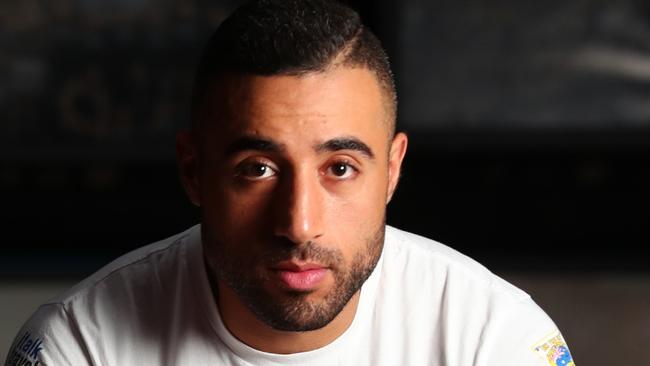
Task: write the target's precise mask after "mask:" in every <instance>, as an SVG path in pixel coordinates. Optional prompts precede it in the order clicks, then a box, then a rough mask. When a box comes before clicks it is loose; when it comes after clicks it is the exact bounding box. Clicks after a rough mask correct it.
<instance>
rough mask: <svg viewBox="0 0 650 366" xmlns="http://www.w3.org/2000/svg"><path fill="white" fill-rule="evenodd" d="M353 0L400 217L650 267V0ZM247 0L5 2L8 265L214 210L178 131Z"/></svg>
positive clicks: (573, 256) (483, 255)
mask: <svg viewBox="0 0 650 366" xmlns="http://www.w3.org/2000/svg"><path fill="white" fill-rule="evenodd" d="M349 3H350V4H351V5H353V6H355V7H356V8H357V9H359V11H360V13H361V15H362V17H363V18H364V20H365V21H366V23H368V24H369V25H370V27H371V28H372V29H373V30H374V31H375V32H376V33H377V34H378V36H379V37H380V38H381V39H382V41H383V43H384V45H385V47H386V48H387V50H388V52H389V55H390V58H391V62H392V64H393V68H394V71H395V75H396V79H397V85H398V89H399V90H398V93H399V95H400V112H399V113H400V114H399V122H398V123H399V126H400V127H399V128H400V129H402V130H404V131H406V132H407V133H408V134H409V135H410V142H411V146H410V150H409V152H408V154H407V158H406V162H405V167H404V172H403V177H402V181H401V183H400V187H399V189H398V191H397V194H396V196H395V198H394V200H393V202H392V203H391V204H390V206H389V208H388V222H389V224H392V225H394V226H397V227H399V228H402V229H405V230H409V231H413V232H416V233H418V234H422V235H425V236H428V237H431V238H434V239H436V240H438V241H441V242H443V243H445V244H448V245H450V246H452V247H454V248H456V249H458V250H460V251H461V252H464V253H466V254H468V255H470V256H472V257H474V258H476V259H478V260H479V261H481V262H482V263H484V264H486V265H487V266H488V267H490V268H492V269H494V270H496V271H507V270H524V271H547V272H553V271H564V272H566V271H574V272H578V273H594V272H624V273H648V272H650V271H649V270H650V267H649V266H648V264H647V262H648V256H647V254H646V252H645V246H646V244H647V243H648V242H650V240H649V239H650V235H649V234H648V226H649V225H648V224H650V222H649V221H650V220H649V218H648V217H649V215H648V207H650V193H649V192H648V187H649V186H650V169H649V168H650V37H649V36H650V7H649V6H648V5H647V4H646V3H645V2H643V1H633V0H626V1H622V0H621V1H597V0H570V1H545V2H537V1H533V0H529V1H514V0H513V1H497V2H481V1H477V0H474V1H470V0H466V1H416V0H409V1H402V2H397V1H386V0H384V1H373V2H370V1H350V2H349ZM236 4H237V1H207V0H194V1H191V0H187V1H172V0H168V1H149V0H119V1H100V0H62V1H57V2H49V1H39V0H3V1H2V3H1V4H0V116H1V122H0V204H1V207H2V210H1V211H0V212H1V213H0V222H1V223H2V233H3V236H4V239H3V242H2V248H3V249H2V255H1V256H0V258H1V259H0V278H30V277H39V278H43V277H57V278H58V277H74V278H78V277H79V276H82V275H87V274H89V273H91V272H93V271H94V270H95V269H97V268H98V267H99V266H100V265H102V264H104V263H106V262H108V261H110V260H111V259H113V258H115V257H116V256H118V255H120V254H122V253H124V252H126V251H129V250H131V249H134V248H136V247H139V246H141V245H144V244H147V243H149V242H152V241H155V240H158V239H162V238H164V237H166V236H169V235H172V234H174V233H176V232H178V231H181V230H183V229H185V228H186V227H188V226H190V225H192V224H194V223H196V222H197V221H198V219H199V218H198V212H197V211H196V210H195V209H194V208H193V207H192V206H191V205H190V204H189V202H188V201H187V200H186V198H185V196H184V193H183V192H182V189H181V186H180V184H179V182H178V178H177V173H176V167H175V158H174V133H175V131H176V130H177V129H179V128H182V127H183V126H186V125H187V121H188V118H189V108H188V104H187V101H188V99H189V90H190V83H191V80H192V77H193V76H192V75H193V70H194V68H195V66H196V63H197V61H198V56H199V52H200V49H201V47H202V45H203V44H204V42H205V41H206V40H207V38H208V37H209V35H210V34H211V32H212V31H213V30H214V28H215V27H216V25H218V24H219V22H220V21H221V20H222V19H223V18H224V17H225V16H226V14H227V13H228V12H229V11H230V10H231V9H232V8H233V7H234V6H235V5H236Z"/></svg>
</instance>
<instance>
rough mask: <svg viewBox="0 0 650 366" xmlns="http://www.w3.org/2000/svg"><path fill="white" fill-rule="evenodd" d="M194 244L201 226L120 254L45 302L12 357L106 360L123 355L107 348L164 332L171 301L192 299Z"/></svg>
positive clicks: (84, 362) (50, 361)
mask: <svg viewBox="0 0 650 366" xmlns="http://www.w3.org/2000/svg"><path fill="white" fill-rule="evenodd" d="M192 245H196V246H199V245H200V226H199V225H197V226H194V227H192V228H190V229H188V230H186V231H184V232H182V233H179V234H176V235H173V236H171V237H169V238H166V239H163V240H160V241H157V242H155V243H152V244H149V245H147V246H144V247H141V248H139V249H137V250H135V251H132V252H130V253H127V254H125V255H123V256H121V257H119V258H117V259H116V260H114V261H113V262H111V263H109V264H107V265H106V266H104V267H103V268H101V269H100V270H98V271H97V272H95V273H94V274H92V275H91V276H90V277H88V278H86V279H85V280H83V281H81V282H80V283H79V284H77V285H75V286H74V287H72V288H71V289H69V290H68V291H66V292H64V293H63V294H61V295H59V296H57V297H55V298H54V299H52V300H50V301H48V302H47V303H45V304H43V305H41V306H40V307H39V308H38V310H37V311H36V312H35V313H34V314H33V315H32V316H31V317H30V319H29V320H28V321H27V322H26V323H25V324H24V326H23V327H22V329H21V331H20V332H19V333H18V335H17V336H16V339H15V342H14V344H13V346H12V348H11V351H10V352H11V353H10V356H9V358H8V361H11V360H16V362H18V361H20V360H21V359H24V360H25V361H24V362H28V361H29V362H32V363H34V362H36V361H39V362H40V363H41V364H50V365H87V364H97V363H104V362H103V361H98V360H104V358H106V359H111V360H113V359H114V358H115V359H117V358H116V357H118V356H119V355H118V354H113V353H111V352H108V353H107V352H106V350H117V349H122V348H123V346H124V344H126V345H127V348H128V344H131V342H137V340H138V339H141V338H143V337H145V336H146V334H147V331H153V332H155V333H156V334H162V332H163V329H159V324H160V323H161V322H160V318H161V317H164V318H169V317H171V316H172V315H173V312H174V311H175V309H174V307H173V305H170V304H176V302H174V301H171V300H170V299H171V298H172V297H173V296H174V295H175V294H179V296H181V297H183V298H189V297H190V296H189V291H190V290H188V289H186V288H187V287H188V286H186V285H185V284H186V283H187V281H188V274H187V273H186V272H187V271H186V270H185V269H186V268H187V264H186V263H185V261H186V258H185V257H186V254H189V253H187V252H188V250H190V249H188V248H189V247H191V246H192ZM188 260H189V259H188ZM183 291H185V292H183ZM157 327H158V328H157ZM11 362H13V361H11ZM11 362H10V363H9V364H12V363H11ZM20 362H22V361H20ZM109 363H110V362H109ZM113 363H114V364H115V362H113ZM17 364H21V363H17ZM117 364H119V362H117Z"/></svg>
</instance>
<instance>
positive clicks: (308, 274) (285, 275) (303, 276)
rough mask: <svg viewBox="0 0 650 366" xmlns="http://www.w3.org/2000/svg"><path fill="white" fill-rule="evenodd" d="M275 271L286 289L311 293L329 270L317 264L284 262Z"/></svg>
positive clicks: (275, 267)
mask: <svg viewBox="0 0 650 366" xmlns="http://www.w3.org/2000/svg"><path fill="white" fill-rule="evenodd" d="M273 270H274V271H275V273H276V274H277V276H278V279H279V281H280V283H281V285H282V287H285V288H286V289H289V290H293V291H311V290H314V289H315V288H316V287H318V285H319V284H320V283H321V282H322V281H323V280H324V279H325V276H326V275H327V271H329V269H328V268H327V267H325V266H323V265H320V264H317V263H296V262H282V263H279V264H278V265H277V266H274V268H273Z"/></svg>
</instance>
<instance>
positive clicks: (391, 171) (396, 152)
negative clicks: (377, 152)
mask: <svg viewBox="0 0 650 366" xmlns="http://www.w3.org/2000/svg"><path fill="white" fill-rule="evenodd" d="M407 146H408V137H406V134H405V133H403V132H399V133H397V134H396V135H395V137H394V138H393V142H392V143H391V146H390V153H389V155H388V191H387V195H386V204H388V202H390V200H391V198H393V193H395V189H396V188H397V183H398V182H399V177H400V172H401V170H402V161H403V160H404V155H405V154H406V148H407Z"/></svg>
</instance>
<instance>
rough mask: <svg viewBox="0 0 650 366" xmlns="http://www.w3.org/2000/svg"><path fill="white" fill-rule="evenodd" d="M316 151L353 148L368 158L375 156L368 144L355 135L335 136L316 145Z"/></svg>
mask: <svg viewBox="0 0 650 366" xmlns="http://www.w3.org/2000/svg"><path fill="white" fill-rule="evenodd" d="M315 150H316V151H318V152H324V151H340V150H353V151H358V152H360V153H361V154H363V155H365V156H366V157H368V158H370V159H374V158H375V154H374V153H373V152H372V149H370V147H368V145H366V144H364V143H363V142H362V141H361V140H359V139H357V138H356V137H341V138H335V139H331V140H328V141H325V142H323V143H322V144H318V145H316V148H315Z"/></svg>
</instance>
